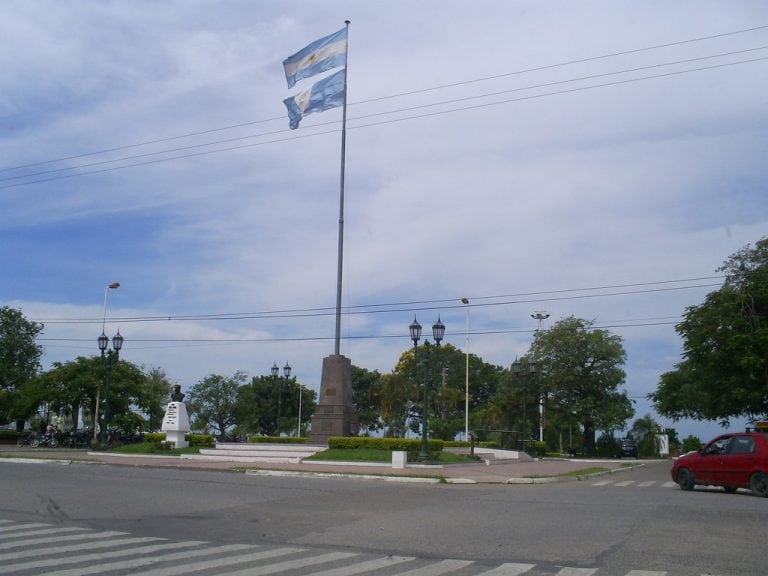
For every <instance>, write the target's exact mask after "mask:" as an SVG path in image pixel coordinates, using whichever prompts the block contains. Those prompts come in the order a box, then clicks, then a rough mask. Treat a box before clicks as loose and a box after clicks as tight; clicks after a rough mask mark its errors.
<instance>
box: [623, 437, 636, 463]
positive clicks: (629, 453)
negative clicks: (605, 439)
mask: <svg viewBox="0 0 768 576" xmlns="http://www.w3.org/2000/svg"><path fill="white" fill-rule="evenodd" d="M637 456H638V452H637V444H636V443H635V441H634V440H633V439H632V438H630V437H629V436H627V437H626V438H622V439H621V440H619V458H637Z"/></svg>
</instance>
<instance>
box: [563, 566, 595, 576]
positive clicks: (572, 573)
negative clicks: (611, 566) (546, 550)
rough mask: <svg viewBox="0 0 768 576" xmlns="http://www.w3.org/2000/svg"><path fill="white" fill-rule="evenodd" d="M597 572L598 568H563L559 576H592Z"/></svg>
mask: <svg viewBox="0 0 768 576" xmlns="http://www.w3.org/2000/svg"><path fill="white" fill-rule="evenodd" d="M595 572H597V568H569V567H567V566H566V567H564V568H561V569H560V571H559V572H558V573H557V576H592V574H594V573H595Z"/></svg>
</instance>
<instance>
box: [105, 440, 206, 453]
mask: <svg viewBox="0 0 768 576" xmlns="http://www.w3.org/2000/svg"><path fill="white" fill-rule="evenodd" d="M108 452H118V453H120V454H161V455H164V456H178V455H179V454H199V453H200V447H199V446H188V447H187V448H173V449H171V450H158V449H156V447H155V445H154V444H153V443H152V442H137V443H136V444H123V445H122V446H115V447H114V448H110V449H109V450H108Z"/></svg>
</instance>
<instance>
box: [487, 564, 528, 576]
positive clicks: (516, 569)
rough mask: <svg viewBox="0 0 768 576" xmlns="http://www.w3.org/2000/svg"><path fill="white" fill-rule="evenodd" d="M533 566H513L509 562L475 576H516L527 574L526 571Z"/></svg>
mask: <svg viewBox="0 0 768 576" xmlns="http://www.w3.org/2000/svg"><path fill="white" fill-rule="evenodd" d="M534 566H535V564H515V563H512V562H509V563H507V564H502V565H501V566H498V567H496V568H493V569H492V570H488V571H486V572H481V573H480V574H478V575H477V576H518V574H523V573H525V572H528V570H530V569H531V568H533V567H534Z"/></svg>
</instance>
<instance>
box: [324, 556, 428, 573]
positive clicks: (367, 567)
mask: <svg viewBox="0 0 768 576" xmlns="http://www.w3.org/2000/svg"><path fill="white" fill-rule="evenodd" d="M415 559H416V558H414V557H413V556H386V557H384V558H376V559H375V560H368V561H366V562H358V563H357V564H352V565H350V566H342V567H340V568H330V569H328V570H322V571H320V572H312V576H353V575H354V574H362V573H363V572H370V571H371V570H379V569H380V568H389V567H390V566H395V565H397V564H402V563H403V562H413V561H414V560H415Z"/></svg>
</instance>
